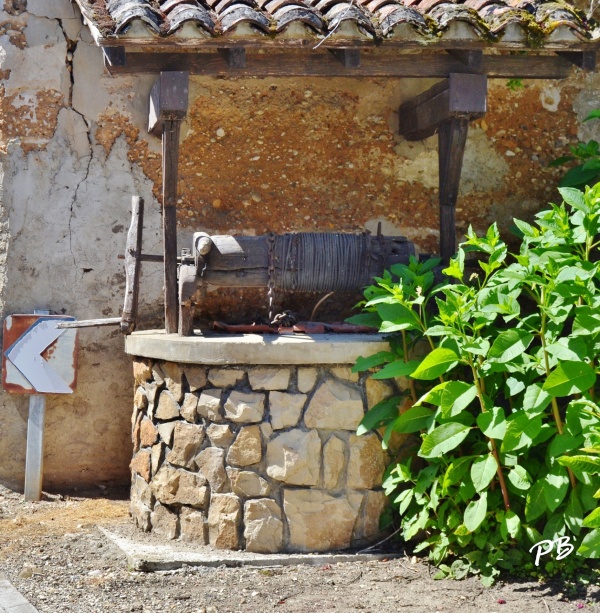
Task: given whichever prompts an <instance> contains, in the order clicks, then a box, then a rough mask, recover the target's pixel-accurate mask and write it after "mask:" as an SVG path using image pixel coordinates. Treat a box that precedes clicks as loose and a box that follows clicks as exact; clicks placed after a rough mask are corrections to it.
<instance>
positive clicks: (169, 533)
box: [151, 503, 179, 540]
mask: <svg viewBox="0 0 600 613" xmlns="http://www.w3.org/2000/svg"><path fill="white" fill-rule="evenodd" d="M151 521H152V532H155V533H156V534H159V535H160V536H164V537H165V538H166V539H169V540H173V539H176V538H177V532H178V524H179V517H178V516H177V513H175V512H173V511H171V509H169V508H167V507H165V506H163V505H162V504H160V503H156V504H155V505H154V510H153V511H152V515H151Z"/></svg>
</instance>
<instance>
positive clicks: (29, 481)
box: [25, 394, 46, 501]
mask: <svg viewBox="0 0 600 613" xmlns="http://www.w3.org/2000/svg"><path fill="white" fill-rule="evenodd" d="M45 421H46V397H45V396H43V395H42V394H34V395H32V396H30V397H29V417H28V418H27V452H26V455H25V500H27V501H36V500H40V499H41V498H42V478H43V475H44V423H45Z"/></svg>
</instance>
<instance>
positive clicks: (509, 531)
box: [500, 509, 521, 540]
mask: <svg viewBox="0 0 600 613" xmlns="http://www.w3.org/2000/svg"><path fill="white" fill-rule="evenodd" d="M500 531H501V532H502V538H503V539H504V540H508V539H507V537H508V536H510V537H511V538H517V537H518V536H519V532H520V531H521V519H520V518H519V516H518V515H517V514H516V513H515V512H514V511H511V510H510V509H509V510H508V511H506V513H504V516H503V518H502V522H501V523H500Z"/></svg>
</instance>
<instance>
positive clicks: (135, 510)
mask: <svg viewBox="0 0 600 613" xmlns="http://www.w3.org/2000/svg"><path fill="white" fill-rule="evenodd" d="M129 511H130V513H131V517H132V518H133V523H134V524H135V525H136V526H137V527H138V528H139V529H140V530H142V531H143V532H150V530H151V528H152V521H151V514H152V511H151V510H150V507H149V506H147V505H145V504H144V503H143V502H140V501H139V500H133V499H132V500H131V503H130V504H129Z"/></svg>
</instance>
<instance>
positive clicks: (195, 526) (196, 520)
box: [179, 507, 208, 545]
mask: <svg viewBox="0 0 600 613" xmlns="http://www.w3.org/2000/svg"><path fill="white" fill-rule="evenodd" d="M179 531H180V538H181V540H182V541H187V542H191V543H199V544H200V545H206V544H207V543H208V538H207V537H208V534H207V529H206V519H205V517H204V513H202V512H201V511H196V510H195V509H189V508H187V507H183V508H182V509H181V511H180V512H179Z"/></svg>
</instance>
